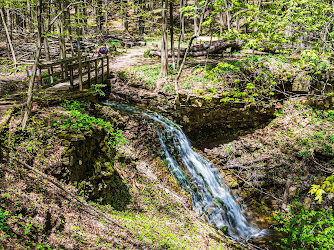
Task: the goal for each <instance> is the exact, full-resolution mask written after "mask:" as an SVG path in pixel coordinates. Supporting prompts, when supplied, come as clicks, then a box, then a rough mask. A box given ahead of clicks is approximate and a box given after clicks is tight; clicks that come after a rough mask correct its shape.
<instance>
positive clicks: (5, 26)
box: [0, 8, 17, 67]
mask: <svg viewBox="0 0 334 250" xmlns="http://www.w3.org/2000/svg"><path fill="white" fill-rule="evenodd" d="M0 14H1V19H2V24H3V27H4V28H5V31H6V36H7V41H8V47H9V48H10V51H11V53H12V57H13V63H14V64H15V67H16V64H17V61H16V56H15V51H14V48H13V44H12V40H11V38H10V34H9V31H8V28H7V25H6V21H5V16H4V13H3V10H2V8H0Z"/></svg>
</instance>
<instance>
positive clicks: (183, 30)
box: [180, 0, 186, 42]
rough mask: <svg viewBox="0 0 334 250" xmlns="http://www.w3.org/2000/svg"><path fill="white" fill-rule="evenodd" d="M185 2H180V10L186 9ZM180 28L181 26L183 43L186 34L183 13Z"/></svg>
mask: <svg viewBox="0 0 334 250" xmlns="http://www.w3.org/2000/svg"><path fill="white" fill-rule="evenodd" d="M184 1H185V0H181V1H180V9H181V8H183V7H185V2H184ZM180 26H181V41H182V42H183V41H184V33H185V29H186V27H185V21H184V14H183V13H181V14H180Z"/></svg>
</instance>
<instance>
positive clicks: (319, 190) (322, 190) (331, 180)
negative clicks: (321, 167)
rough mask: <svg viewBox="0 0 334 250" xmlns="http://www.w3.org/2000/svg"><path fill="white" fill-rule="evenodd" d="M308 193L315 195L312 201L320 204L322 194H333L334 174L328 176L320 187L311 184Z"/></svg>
mask: <svg viewBox="0 0 334 250" xmlns="http://www.w3.org/2000/svg"><path fill="white" fill-rule="evenodd" d="M309 193H310V194H312V195H315V198H314V199H315V200H316V201H318V202H319V203H321V201H322V199H323V197H322V195H323V194H327V193H334V174H333V175H330V176H328V177H327V178H326V180H325V181H324V182H323V184H322V185H321V186H320V185H315V184H313V185H312V186H311V189H310V191H309Z"/></svg>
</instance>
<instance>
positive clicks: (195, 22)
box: [194, 1, 198, 34]
mask: <svg viewBox="0 0 334 250" xmlns="http://www.w3.org/2000/svg"><path fill="white" fill-rule="evenodd" d="M195 2H196V7H195V9H194V34H197V33H198V26H197V13H198V3H197V1H195Z"/></svg>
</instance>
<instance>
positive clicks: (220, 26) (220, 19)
mask: <svg viewBox="0 0 334 250" xmlns="http://www.w3.org/2000/svg"><path fill="white" fill-rule="evenodd" d="M223 23H224V22H223V12H222V11H220V12H219V38H222V36H223V25H224V24H223Z"/></svg>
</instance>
